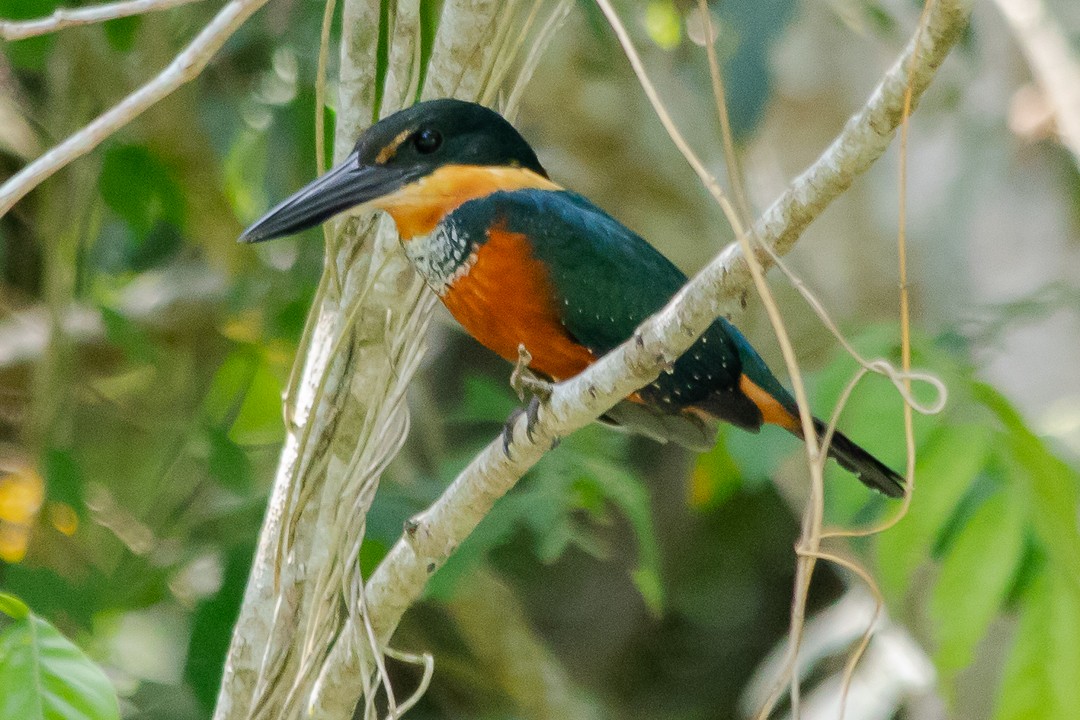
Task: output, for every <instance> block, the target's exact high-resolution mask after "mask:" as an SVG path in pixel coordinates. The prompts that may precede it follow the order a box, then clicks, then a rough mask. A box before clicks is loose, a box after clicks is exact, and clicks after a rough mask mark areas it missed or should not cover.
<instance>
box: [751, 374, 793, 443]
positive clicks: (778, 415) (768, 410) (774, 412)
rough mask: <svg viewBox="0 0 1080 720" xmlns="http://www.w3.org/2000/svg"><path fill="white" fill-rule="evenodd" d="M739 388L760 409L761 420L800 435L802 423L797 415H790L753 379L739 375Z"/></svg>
mask: <svg viewBox="0 0 1080 720" xmlns="http://www.w3.org/2000/svg"><path fill="white" fill-rule="evenodd" d="M739 389H740V390H742V392H743V395H745V396H746V397H748V398H750V400H751V401H752V402H753V403H754V404H755V405H757V408H758V410H760V411H761V419H762V420H764V421H765V422H767V423H771V424H773V425H779V426H780V427H782V428H784V429H785V430H789V431H791V432H793V433H795V434H797V435H799V436H801V435H802V424H801V423H800V422H799V417H798V415H792V414H791V412H790V411H789V410H788V409H787V408H786V407H784V406H783V405H781V404H780V403H779V401H777V399H776V398H774V397H773V396H772V395H770V394H769V393H767V392H765V391H764V390H762V389H761V388H760V387H758V386H757V385H756V384H754V381H753V380H751V379H750V378H748V377H746V375H740V376H739Z"/></svg>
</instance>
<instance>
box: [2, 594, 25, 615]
mask: <svg viewBox="0 0 1080 720" xmlns="http://www.w3.org/2000/svg"><path fill="white" fill-rule="evenodd" d="M0 612H2V613H4V614H5V615H7V616H8V617H10V618H11V619H12V620H23V619H25V618H26V616H27V615H29V614H30V608H28V607H26V603H24V602H23V601H22V600H20V599H19V598H17V597H15V596H14V595H9V594H7V593H0Z"/></svg>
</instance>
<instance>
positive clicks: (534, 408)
mask: <svg viewBox="0 0 1080 720" xmlns="http://www.w3.org/2000/svg"><path fill="white" fill-rule="evenodd" d="M540 403H541V400H540V397H539V396H537V395H533V396H532V398H531V399H530V400H529V404H528V405H526V406H525V407H519V408H514V409H513V411H511V413H510V417H508V418H506V423H504V424H503V429H502V444H503V452H504V453H506V456H507V457H510V444H511V443H512V442H513V441H514V425H515V424H517V421H518V418H519V417H521V416H522V415H524V416H525V435H526V436H527V437H528V438H529V441H530V442H531V441H533V440H535V438H534V437H533V428H534V427H536V422H537V420H539V418H540ZM555 443H556V444H558V440H556V441H555Z"/></svg>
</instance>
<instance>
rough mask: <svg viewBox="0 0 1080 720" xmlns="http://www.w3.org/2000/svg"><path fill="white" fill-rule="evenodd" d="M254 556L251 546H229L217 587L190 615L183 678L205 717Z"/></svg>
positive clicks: (211, 706) (213, 698) (218, 682)
mask: <svg viewBox="0 0 1080 720" xmlns="http://www.w3.org/2000/svg"><path fill="white" fill-rule="evenodd" d="M254 556H255V548H254V546H250V545H243V546H239V547H235V548H232V549H230V550H229V551H228V553H227V555H226V557H225V569H224V573H223V582H222V585H221V588H220V589H219V590H218V591H217V592H216V593H215V594H214V595H213V597H209V598H207V599H205V600H203V601H201V602H200V603H199V604H198V606H197V607H196V608H195V613H194V614H193V616H192V627H191V639H190V640H189V641H188V652H187V662H186V663H185V665H184V677H185V678H186V679H187V681H188V683H189V684H190V685H191V688H192V689H193V690H194V692H195V695H196V697H198V699H199V701H200V702H201V703H202V706H203V709H204V710H205V713H204V716H205V717H209V716H210V714H211V713H212V712H213V709H214V702H215V701H216V700H217V693H218V689H219V688H220V686H221V673H222V670H223V669H224V667H225V654H226V653H227V652H228V650H229V641H230V639H231V638H232V629H233V625H235V624H236V618H237V617H238V616H239V615H240V603H241V601H242V600H243V597H244V588H245V587H246V586H247V579H248V575H249V573H250V572H251V561H252V558H253V557H254Z"/></svg>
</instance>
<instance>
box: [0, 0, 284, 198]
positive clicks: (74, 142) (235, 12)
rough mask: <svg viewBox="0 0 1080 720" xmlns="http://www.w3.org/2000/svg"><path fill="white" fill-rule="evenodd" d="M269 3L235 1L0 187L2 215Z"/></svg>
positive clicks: (198, 67)
mask: <svg viewBox="0 0 1080 720" xmlns="http://www.w3.org/2000/svg"><path fill="white" fill-rule="evenodd" d="M266 3H267V0H231V2H229V3H228V4H227V5H225V7H223V8H222V9H221V10H220V11H219V12H218V14H217V15H216V16H214V19H213V20H211V21H210V22H209V23H208V24H207V25H206V27H204V28H203V29H202V30H201V31H200V32H199V34H198V35H196V36H195V39H194V40H192V41H191V43H190V44H189V45H188V46H187V47H186V48H184V49H183V50H182V51H181V52H180V54H179V55H177V56H176V58H174V59H173V61H172V62H171V63H169V65H168V67H166V68H165V69H164V70H162V71H161V72H160V73H159V74H158V76H157V77H155V78H154V79H153V80H151V81H150V82H148V83H146V84H145V85H143V86H142V87H141V88H139V89H138V90H136V91H135V92H133V93H131V94H130V95H128V96H127V97H126V98H124V99H123V100H121V101H120V102H118V103H117V104H116V105H114V106H112V107H111V108H109V109H108V110H106V111H105V112H104V113H102V114H101V115H99V116H98V117H96V118H94V120H92V121H91V122H90V123H89V124H87V125H86V126H85V127H83V128H82V129H81V130H79V131H78V132H76V133H74V134H72V135H71V136H69V137H68V138H67V139H66V140H64V141H63V142H62V143H60V144H59V145H57V146H56V147H54V148H52V149H51V150H49V151H48V152H46V153H45V154H44V155H42V156H41V157H39V158H38V159H37V160H35V161H34V162H32V163H30V164H29V165H27V166H26V167H24V168H23V169H22V170H20V171H19V172H17V173H15V174H14V175H12V176H11V177H10V178H8V180H7V182H5V183H4V184H3V185H0V215H4V214H6V213H7V211H8V210H10V209H11V207H12V206H13V205H14V204H15V203H17V202H18V201H19V200H21V199H22V198H23V197H24V196H25V195H26V194H27V193H28V192H30V191H31V190H33V189H34V188H35V187H37V186H38V185H40V184H41V183H42V182H44V181H45V180H47V179H48V178H49V177H51V176H52V175H53V174H54V173H55V172H56V171H57V170H59V169H61V168H62V167H64V166H65V165H67V164H69V163H70V162H72V161H73V160H76V159H77V158H80V157H82V156H83V155H86V154H87V153H89V152H90V151H91V150H93V149H94V148H96V147H97V146H98V145H100V144H101V143H102V142H103V141H104V140H105V139H106V138H108V137H109V136H111V135H112V134H113V133H115V132H116V131H117V130H119V129H120V128H122V127H123V126H124V125H127V124H128V123H129V122H131V121H132V120H134V119H135V118H136V117H138V116H139V115H141V114H142V113H143V112H144V111H146V110H147V109H148V108H150V107H152V106H153V105H154V104H155V103H157V102H158V101H160V100H161V99H162V98H165V97H167V96H168V95H169V94H171V93H172V92H173V91H175V90H176V89H177V88H179V87H180V86H182V85H184V84H185V83H187V82H190V81H191V80H194V79H195V78H196V77H198V75H199V73H201V72H202V70H203V68H204V67H206V64H207V63H208V62H210V58H212V57H213V56H214V54H215V53H216V52H217V51H218V50H220V49H221V46H222V45H224V44H225V41H226V40H228V39H229V38H230V37H232V35H233V33H235V32H236V31H237V29H238V28H239V27H240V26H241V25H243V24H244V22H245V21H246V20H247V19H248V18H249V17H251V16H252V15H253V14H254V13H255V11H256V10H258V9H259V8H261V7H262V6H263V5H265V4H266Z"/></svg>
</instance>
